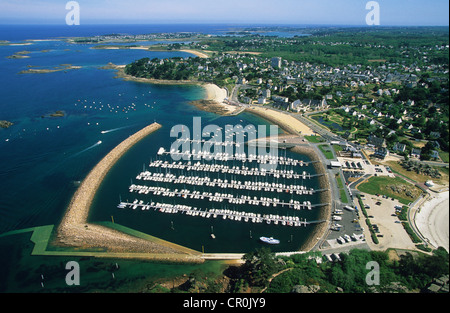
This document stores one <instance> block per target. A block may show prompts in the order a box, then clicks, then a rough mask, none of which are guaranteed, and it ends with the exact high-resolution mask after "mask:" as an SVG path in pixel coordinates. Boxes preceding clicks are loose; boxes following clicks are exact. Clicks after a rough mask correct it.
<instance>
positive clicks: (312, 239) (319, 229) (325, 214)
mask: <svg viewBox="0 0 450 313" xmlns="http://www.w3.org/2000/svg"><path fill="white" fill-rule="evenodd" d="M291 151H292V152H295V153H299V154H303V155H306V156H308V157H309V158H310V159H311V161H320V159H319V157H318V156H317V152H316V151H314V149H313V148H311V147H307V146H304V147H298V146H297V147H294V148H292V149H291ZM313 166H314V169H315V170H316V172H317V174H325V175H323V176H320V177H319V186H320V188H323V189H326V188H327V187H328V189H329V190H328V191H324V192H322V193H321V195H320V202H321V203H330V204H329V205H327V206H324V207H323V208H322V209H321V212H320V214H319V217H318V219H319V220H327V219H328V218H329V217H330V216H331V200H332V199H331V189H330V182H329V181H328V178H327V177H328V176H327V174H326V169H325V167H324V166H323V164H322V163H321V162H317V163H313ZM327 229H328V223H326V222H323V223H320V224H318V225H317V226H315V229H314V231H313V232H312V234H311V235H310V236H309V238H308V239H307V240H306V241H305V243H304V244H303V245H302V246H301V248H300V251H305V252H310V251H311V250H312V249H313V248H314V246H315V245H316V244H317V243H318V242H319V241H320V240H321V238H322V237H323V236H324V235H325V233H326V232H327Z"/></svg>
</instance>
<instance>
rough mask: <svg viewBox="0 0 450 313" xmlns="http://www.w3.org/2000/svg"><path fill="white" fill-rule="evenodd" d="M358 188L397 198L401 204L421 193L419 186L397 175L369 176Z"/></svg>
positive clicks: (410, 200) (373, 193)
mask: <svg viewBox="0 0 450 313" xmlns="http://www.w3.org/2000/svg"><path fill="white" fill-rule="evenodd" d="M358 190H359V191H361V192H365V193H368V194H371V195H377V194H380V195H386V196H388V197H390V198H394V199H397V200H399V201H400V202H401V203H403V204H409V203H410V202H413V201H414V200H415V199H417V198H418V197H419V196H420V194H421V190H420V189H419V188H417V187H416V186H413V185H411V184H409V183H407V182H406V181H405V180H403V179H401V178H399V177H395V178H391V177H383V176H381V177H380V176H378V177H371V178H370V179H369V180H368V181H367V182H365V183H362V184H361V185H359V186H358Z"/></svg>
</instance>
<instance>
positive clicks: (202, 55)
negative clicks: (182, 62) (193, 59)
mask: <svg viewBox="0 0 450 313" xmlns="http://www.w3.org/2000/svg"><path fill="white" fill-rule="evenodd" d="M180 51H181V52H187V53H190V54H193V55H195V56H198V57H199V58H202V59H207V58H209V56H208V55H207V54H206V53H203V52H200V51H197V50H187V49H184V50H180Z"/></svg>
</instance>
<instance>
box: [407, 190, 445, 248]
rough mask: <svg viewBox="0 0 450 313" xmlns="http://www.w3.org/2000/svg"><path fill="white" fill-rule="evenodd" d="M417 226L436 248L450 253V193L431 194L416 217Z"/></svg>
mask: <svg viewBox="0 0 450 313" xmlns="http://www.w3.org/2000/svg"><path fill="white" fill-rule="evenodd" d="M415 222H416V226H417V228H418V229H419V230H420V232H421V234H422V235H423V236H424V237H425V238H427V239H428V240H429V242H430V243H431V244H432V245H433V246H434V247H436V248H437V247H444V248H445V249H446V250H447V251H449V192H448V191H446V192H441V193H436V194H435V193H431V197H430V198H429V199H428V200H427V201H426V202H425V203H424V204H423V205H422V207H421V209H420V212H419V213H417V215H416V219H415Z"/></svg>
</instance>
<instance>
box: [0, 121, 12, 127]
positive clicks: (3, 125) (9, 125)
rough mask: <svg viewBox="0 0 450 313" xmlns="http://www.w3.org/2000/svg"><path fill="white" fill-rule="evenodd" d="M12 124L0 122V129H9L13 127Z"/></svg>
mask: <svg viewBox="0 0 450 313" xmlns="http://www.w3.org/2000/svg"><path fill="white" fill-rule="evenodd" d="M13 125H14V123H11V122H8V121H0V127H1V128H9V127H11V126H13Z"/></svg>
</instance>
